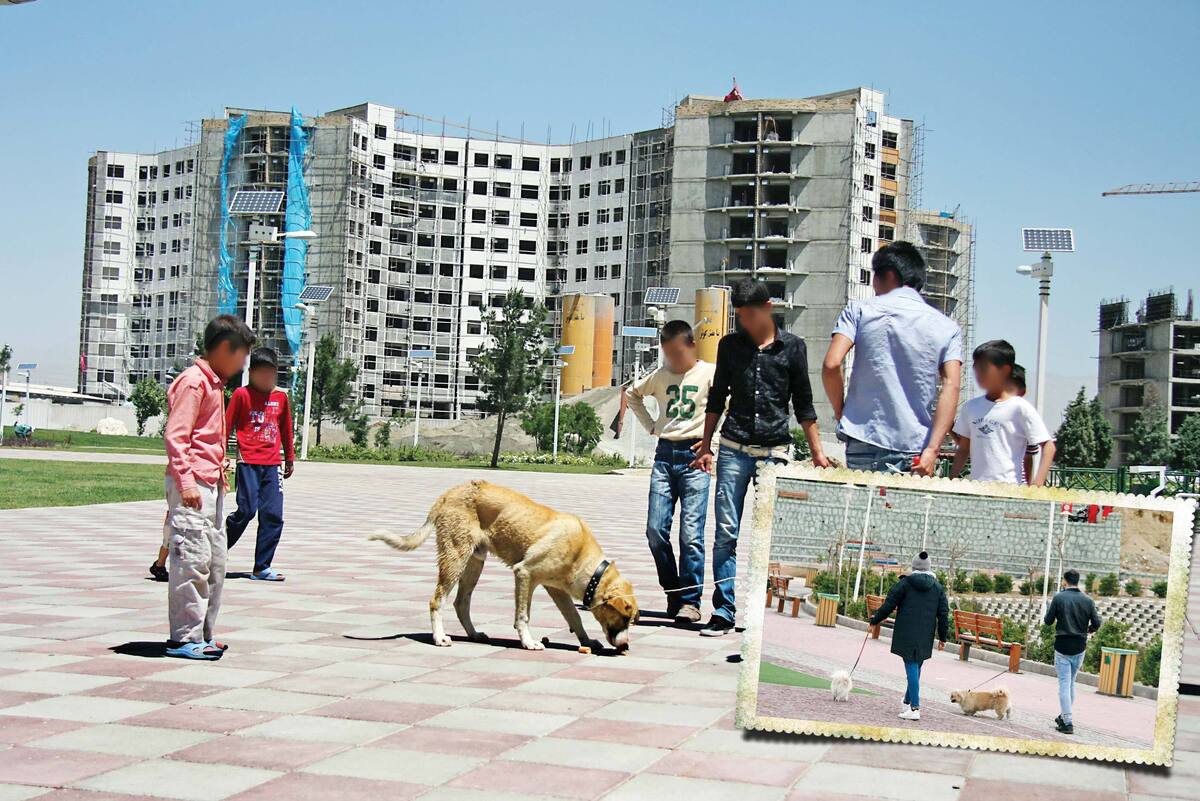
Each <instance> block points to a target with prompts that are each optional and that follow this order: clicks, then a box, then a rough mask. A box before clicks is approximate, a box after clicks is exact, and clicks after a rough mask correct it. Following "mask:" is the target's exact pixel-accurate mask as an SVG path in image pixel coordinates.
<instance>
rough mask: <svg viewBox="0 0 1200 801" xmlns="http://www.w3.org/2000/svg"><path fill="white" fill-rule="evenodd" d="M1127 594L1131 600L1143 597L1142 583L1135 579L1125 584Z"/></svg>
mask: <svg viewBox="0 0 1200 801" xmlns="http://www.w3.org/2000/svg"><path fill="white" fill-rule="evenodd" d="M1125 594H1126V595H1128V596H1129V597H1130V598H1140V597H1141V595H1142V582H1140V581H1138V580H1137V579H1135V578H1131V579H1130V580H1129V581H1127V582H1125Z"/></svg>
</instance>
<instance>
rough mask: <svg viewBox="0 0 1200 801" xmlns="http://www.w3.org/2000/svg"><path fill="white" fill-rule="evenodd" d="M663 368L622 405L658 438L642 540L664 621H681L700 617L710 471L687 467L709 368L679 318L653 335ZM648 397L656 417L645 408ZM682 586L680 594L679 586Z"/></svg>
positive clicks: (699, 429)
mask: <svg viewBox="0 0 1200 801" xmlns="http://www.w3.org/2000/svg"><path fill="white" fill-rule="evenodd" d="M659 341H660V343H661V345H662V351H663V357H664V359H665V361H666V364H665V365H664V366H663V367H660V368H658V369H657V370H655V371H654V372H653V373H650V375H648V376H646V377H645V378H643V379H642V380H641V381H638V382H637V383H636V384H634V385H633V386H632V387H631V388H630V389H629V392H628V393H627V397H628V401H629V408H630V409H631V410H632V411H633V413H634V414H635V415H636V416H637V418H638V420H639V421H641V423H642V427H643V428H645V429H646V430H647V431H648V432H650V433H651V434H655V435H657V436H658V446H657V448H656V449H655V452H654V467H653V469H652V470H651V472H650V507H649V512H648V514H647V519H646V540H647V541H648V542H649V543H650V553H651V555H652V556H653V557H654V565H655V567H656V568H657V569H658V583H659V584H660V585H661V586H662V588H663V591H664V592H666V595H667V616H668V617H671V618H674V619H676V620H679V621H680V622H683V623H696V622H699V620H700V600H701V588H700V585H701V584H703V583H704V524H705V521H706V519H707V517H708V486H709V474H708V473H706V472H705V471H703V470H701V469H699V468H693V467H691V463H692V462H693V461H694V460H695V458H696V454H695V449H696V446H697V445H698V444H699V443H700V439H701V437H702V436H703V434H704V406H705V403H706V402H707V401H708V390H709V388H710V387H711V386H712V382H713V371H714V370H715V365H713V364H710V363H709V362H702V361H699V360H698V359H697V358H696V341H695V338H694V336H693V334H692V327H691V326H690V325H688V324H687V323H686V322H684V321H683V320H672V321H670V322H669V323H667V324H666V325H664V326H663V329H662V333H661V334H660V336H659ZM648 397H649V398H654V400H655V403H656V405H657V407H658V419H657V420H656V419H655V418H653V417H651V416H650V412H649V411H647V410H646V398H648ZM676 501H678V502H679V562H678V564H676V561H675V552H674V550H673V549H672V547H671V520H672V517H673V516H674V513H675V503H676ZM683 588H687V589H683Z"/></svg>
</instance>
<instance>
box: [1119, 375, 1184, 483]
mask: <svg viewBox="0 0 1200 801" xmlns="http://www.w3.org/2000/svg"><path fill="white" fill-rule="evenodd" d="M1172 456H1173V453H1172V448H1171V431H1170V429H1169V428H1168V426H1167V410H1166V407H1164V406H1163V405H1162V402H1161V401H1160V400H1159V398H1158V393H1157V392H1156V391H1155V390H1154V387H1153V385H1147V387H1146V396H1145V398H1144V402H1143V404H1142V410H1141V412H1139V413H1138V416H1137V418H1136V419H1134V421H1133V425H1132V426H1130V428H1129V457H1128V459H1127V463H1128V464H1135V465H1168V464H1171V457H1172Z"/></svg>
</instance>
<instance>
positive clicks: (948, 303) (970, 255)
mask: <svg viewBox="0 0 1200 801" xmlns="http://www.w3.org/2000/svg"><path fill="white" fill-rule="evenodd" d="M906 236H907V238H908V240H909V241H911V242H912V243H913V244H914V245H916V246H917V249H918V250H920V251H921V255H922V256H924V257H925V266H926V267H927V268H928V271H927V273H926V279H925V288H924V289H923V290H922V291H921V294H922V295H923V296H924V298H925V300H926V301H927V302H928V303H929V305H931V306H933V307H934V308H935V309H937V310H938V311H940V312H941V313H942V314H944V315H946V316H947V317H949V318H950V319H951V320H954V321H955V322H956V323H958V326H959V328H961V329H962V341H963V356H964V357H969V356H970V353H971V350H972V349H973V348H974V347H975V229H974V227H973V226H972V225H971V223H969V222H968V221H967V220H965V219H963V218H962V216H960V215H959V213H958V212H957V211H952V212H950V211H928V210H925V209H913V210H912V211H910V212H909V215H908V229H907V234H906ZM974 387H975V379H974V377H973V376H972V375H971V371H970V370H963V374H962V393H961V398H962V400H966V399H967V398H969V397H971V396H973V395H974V394H975V392H974Z"/></svg>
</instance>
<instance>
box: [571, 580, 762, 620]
mask: <svg viewBox="0 0 1200 801" xmlns="http://www.w3.org/2000/svg"><path fill="white" fill-rule="evenodd" d="M736 580H737V576H730V577H728V578H723V579H717V580H716V581H714V582H713V584H721V583H722V582H726V581H736ZM704 586H705V585H704V584H692V585H691V586H689V587H676V588H675V589H673V590H663V592H666V593H672V592H684V591H686V590H702V589H704ZM746 586H747V585H746V584H743V585H742V589H745V588H746ZM636 597H637V596H636V595H609V596H607V597H605V598H602V599H600V600H599V601H597V602H596V603H594V604H592V605H591V606H585V607H584V609H585V610H587V611H589V612H590V611H591V610H593V609H595V608H596V607H598V606H603V605H604V604H605V602H607V601H611V600H613V599H614V598H636Z"/></svg>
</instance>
